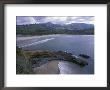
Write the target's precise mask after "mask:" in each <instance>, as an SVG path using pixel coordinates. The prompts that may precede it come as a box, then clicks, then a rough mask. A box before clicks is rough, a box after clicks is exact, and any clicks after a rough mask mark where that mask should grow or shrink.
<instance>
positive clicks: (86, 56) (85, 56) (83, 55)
mask: <svg viewBox="0 0 110 90" xmlns="http://www.w3.org/2000/svg"><path fill="white" fill-rule="evenodd" d="M79 56H81V57H83V58H86V59H88V58H90V56H88V55H85V54H79Z"/></svg>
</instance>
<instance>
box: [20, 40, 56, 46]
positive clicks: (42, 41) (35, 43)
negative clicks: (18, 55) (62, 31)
mask: <svg viewBox="0 0 110 90" xmlns="http://www.w3.org/2000/svg"><path fill="white" fill-rule="evenodd" d="M53 39H55V38H50V39H44V40H41V41H38V42H34V43H31V44H28V45H24V46H20V47H21V48H22V47H28V46H32V45H37V44H41V43H45V42H47V41H50V40H53Z"/></svg>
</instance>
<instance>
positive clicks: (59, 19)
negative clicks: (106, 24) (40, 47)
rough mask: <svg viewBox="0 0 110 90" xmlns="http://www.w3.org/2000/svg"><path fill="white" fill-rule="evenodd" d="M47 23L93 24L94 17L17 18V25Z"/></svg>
mask: <svg viewBox="0 0 110 90" xmlns="http://www.w3.org/2000/svg"><path fill="white" fill-rule="evenodd" d="M47 22H51V23H53V24H70V23H88V24H94V16H17V25H22V24H34V23H47Z"/></svg>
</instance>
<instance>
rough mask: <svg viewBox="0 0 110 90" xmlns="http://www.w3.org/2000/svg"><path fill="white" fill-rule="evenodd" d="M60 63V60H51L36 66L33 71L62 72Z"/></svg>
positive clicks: (40, 72) (38, 72) (44, 72)
mask: <svg viewBox="0 0 110 90" xmlns="http://www.w3.org/2000/svg"><path fill="white" fill-rule="evenodd" d="M58 63H59V61H55V60H54V61H50V62H49V63H46V64H43V65H41V66H40V67H36V68H34V69H33V71H34V73H36V74H60V70H59V67H58Z"/></svg>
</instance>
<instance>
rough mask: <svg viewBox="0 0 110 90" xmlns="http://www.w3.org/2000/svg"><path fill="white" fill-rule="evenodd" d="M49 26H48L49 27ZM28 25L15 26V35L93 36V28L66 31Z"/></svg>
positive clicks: (45, 25)
mask: <svg viewBox="0 0 110 90" xmlns="http://www.w3.org/2000/svg"><path fill="white" fill-rule="evenodd" d="M49 25H50V26H49ZM49 25H48V24H29V25H17V26H16V34H17V35H18V34H21V35H48V34H73V35H93V34H94V28H88V29H87V28H85V29H81V30H78V29H75V28H74V27H73V30H68V29H66V28H67V27H66V26H65V27H66V28H65V27H63V26H60V25H53V24H49Z"/></svg>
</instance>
